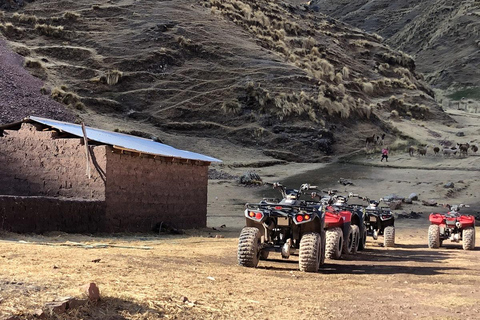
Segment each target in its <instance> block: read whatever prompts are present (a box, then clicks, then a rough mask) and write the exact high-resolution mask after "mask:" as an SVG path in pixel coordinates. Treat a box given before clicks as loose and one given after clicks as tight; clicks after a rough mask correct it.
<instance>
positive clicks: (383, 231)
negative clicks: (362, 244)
mask: <svg viewBox="0 0 480 320" xmlns="http://www.w3.org/2000/svg"><path fill="white" fill-rule="evenodd" d="M350 196H357V197H359V198H360V199H362V200H364V201H367V202H368V205H367V206H366V207H363V218H364V222H365V227H366V229H367V234H368V235H369V236H372V237H373V239H374V240H377V239H378V236H381V235H383V245H384V246H385V247H393V246H395V217H394V216H393V214H392V211H391V210H390V208H389V207H380V202H382V201H383V199H381V198H380V200H379V201H377V200H371V199H369V198H367V197H360V196H358V195H356V194H350Z"/></svg>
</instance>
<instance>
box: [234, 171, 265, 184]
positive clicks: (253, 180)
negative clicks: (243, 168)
mask: <svg viewBox="0 0 480 320" xmlns="http://www.w3.org/2000/svg"><path fill="white" fill-rule="evenodd" d="M239 182H240V183H241V184H245V185H262V184H263V181H262V178H260V176H259V175H258V174H257V173H256V172H253V171H248V172H246V173H245V174H243V175H242V176H241V177H240V179H239Z"/></svg>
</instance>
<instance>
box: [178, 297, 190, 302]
mask: <svg viewBox="0 0 480 320" xmlns="http://www.w3.org/2000/svg"><path fill="white" fill-rule="evenodd" d="M180 301H181V302H184V303H185V302H188V298H187V297H185V296H183V297H181V298H180Z"/></svg>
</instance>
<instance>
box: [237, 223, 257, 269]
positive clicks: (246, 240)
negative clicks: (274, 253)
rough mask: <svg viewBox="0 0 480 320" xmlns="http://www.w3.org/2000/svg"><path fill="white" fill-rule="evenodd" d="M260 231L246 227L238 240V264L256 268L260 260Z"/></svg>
mask: <svg viewBox="0 0 480 320" xmlns="http://www.w3.org/2000/svg"><path fill="white" fill-rule="evenodd" d="M259 244H260V230H258V229H257V228H255V227H245V228H243V229H242V232H241V233H240V237H239V240H238V252H237V258H238V264H239V265H241V266H243V267H250V268H255V267H256V266H257V265H258V260H259V259H260V250H259Z"/></svg>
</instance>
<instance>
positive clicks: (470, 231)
mask: <svg viewBox="0 0 480 320" xmlns="http://www.w3.org/2000/svg"><path fill="white" fill-rule="evenodd" d="M462 239H463V250H473V249H475V228H473V227H470V228H465V229H463V231H462Z"/></svg>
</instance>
